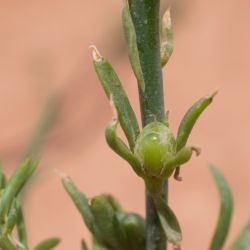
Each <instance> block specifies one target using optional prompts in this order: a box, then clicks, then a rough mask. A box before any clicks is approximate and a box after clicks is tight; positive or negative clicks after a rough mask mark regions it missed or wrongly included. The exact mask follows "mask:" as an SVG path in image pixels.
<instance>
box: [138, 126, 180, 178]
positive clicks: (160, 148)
mask: <svg viewBox="0 0 250 250" xmlns="http://www.w3.org/2000/svg"><path fill="white" fill-rule="evenodd" d="M175 152H176V142H175V139H174V136H173V134H172V132H171V130H170V129H169V128H168V127H167V126H166V125H165V124H163V123H160V122H152V123H150V124H148V125H147V126H146V127H145V128H144V129H143V130H142V132H141V134H140V135H139V136H138V139H137V141H136V146H135V156H136V157H137V158H138V159H139V160H140V161H141V163H142V165H143V168H144V171H145V174H147V175H148V176H160V174H161V172H162V170H163V168H164V166H165V162H166V161H167V160H168V159H170V158H172V157H173V156H174V155H175Z"/></svg>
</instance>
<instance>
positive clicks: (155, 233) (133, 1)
mask: <svg viewBox="0 0 250 250" xmlns="http://www.w3.org/2000/svg"><path fill="white" fill-rule="evenodd" d="M129 4H130V9H131V15H132V19H133V22H134V25H135V30H136V35H137V46H138V50H139V56H140V61H141V67H142V72H143V75H144V81H145V91H144V92H143V91H142V90H141V89H140V88H139V95H140V107H141V117H142V124H143V126H145V125H147V124H148V123H150V122H152V121H154V120H158V121H161V122H162V121H163V120H164V116H165V114H164V113H165V111H164V96H163V84H162V70H161V62H160V35H159V29H160V25H159V11H160V0H129ZM165 186H166V187H167V183H166V184H165ZM162 196H163V197H164V198H165V199H166V200H167V191H166V188H164V191H163V194H162ZM146 223H147V226H146V238H147V242H146V249H147V250H165V249H166V238H165V235H164V233H163V231H162V228H161V225H160V221H159V218H158V216H157V213H156V209H155V206H154V203H153V200H152V199H151V197H150V195H149V193H148V191H147V190H146Z"/></svg>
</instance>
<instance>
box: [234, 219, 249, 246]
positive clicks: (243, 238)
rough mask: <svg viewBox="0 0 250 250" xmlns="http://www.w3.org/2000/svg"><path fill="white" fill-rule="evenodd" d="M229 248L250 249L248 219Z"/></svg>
mask: <svg viewBox="0 0 250 250" xmlns="http://www.w3.org/2000/svg"><path fill="white" fill-rule="evenodd" d="M229 250H250V220H249V221H248V222H247V224H246V225H245V227H244V228H243V230H242V231H241V232H240V234H239V235H238V237H237V238H236V240H235V241H234V243H233V244H232V246H231V247H230V248H229Z"/></svg>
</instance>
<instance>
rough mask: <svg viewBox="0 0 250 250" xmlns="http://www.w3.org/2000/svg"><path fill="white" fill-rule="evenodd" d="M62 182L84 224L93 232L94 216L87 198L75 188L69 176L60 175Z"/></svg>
mask: <svg viewBox="0 0 250 250" xmlns="http://www.w3.org/2000/svg"><path fill="white" fill-rule="evenodd" d="M62 183H63V186H64V188H65V190H66V191H67V193H68V194H69V196H70V198H71V199H72V201H73V202H74V204H75V206H76V208H77V209H78V211H79V212H80V214H81V216H82V218H83V220H84V222H85V224H86V226H87V227H88V229H89V230H90V231H91V232H92V233H94V232H95V226H94V223H95V218H94V215H93V213H92V211H91V208H90V206H89V203H88V199H87V198H86V197H85V195H84V194H83V193H81V192H80V191H79V190H78V189H77V187H76V186H75V185H74V183H73V181H72V180H71V179H70V178H69V177H62Z"/></svg>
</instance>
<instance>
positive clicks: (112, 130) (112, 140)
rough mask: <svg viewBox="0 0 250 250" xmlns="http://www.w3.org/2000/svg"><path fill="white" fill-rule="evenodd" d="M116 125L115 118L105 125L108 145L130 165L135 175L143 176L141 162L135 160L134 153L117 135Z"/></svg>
mask: <svg viewBox="0 0 250 250" xmlns="http://www.w3.org/2000/svg"><path fill="white" fill-rule="evenodd" d="M117 125H118V121H117V120H116V119H113V120H111V121H110V122H109V124H108V125H107V127H106V131H105V136H106V141H107V143H108V145H109V146H110V147H111V148H112V149H113V150H114V151H115V152H116V153H117V154H118V155H120V156H121V157H122V158H123V159H124V160H126V161H127V162H128V163H129V164H130V165H131V167H132V168H133V170H134V171H135V172H136V174H137V175H139V176H143V172H142V168H141V163H140V162H139V161H138V160H137V158H136V157H135V156H134V154H132V153H131V151H130V150H129V148H128V147H127V146H126V144H125V143H124V142H123V141H122V140H121V139H120V138H118V137H117V135H116V129H117Z"/></svg>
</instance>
